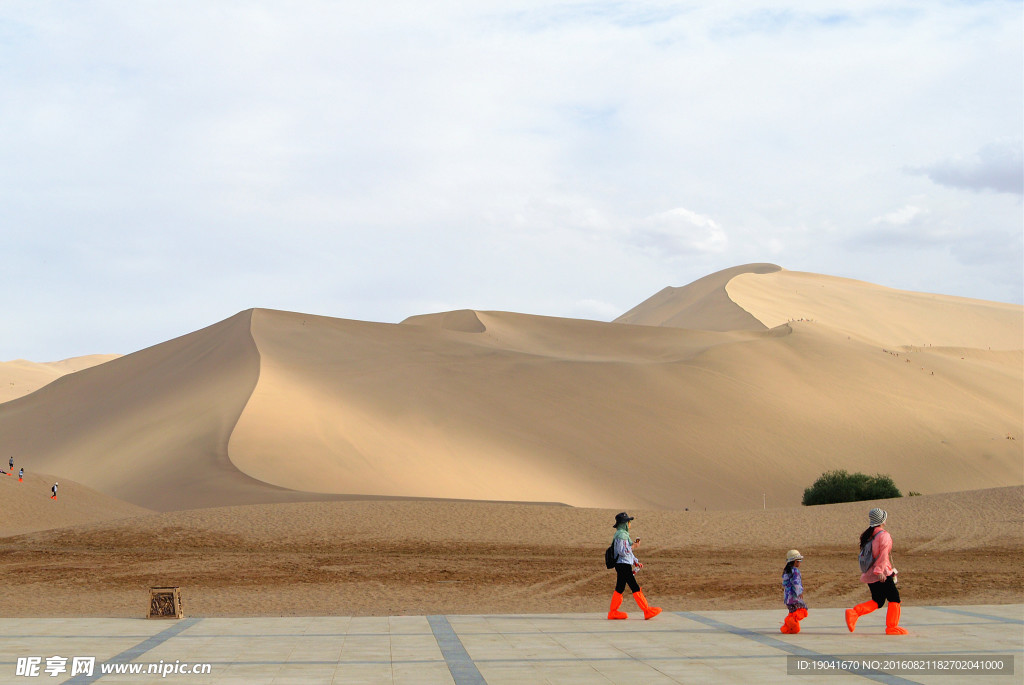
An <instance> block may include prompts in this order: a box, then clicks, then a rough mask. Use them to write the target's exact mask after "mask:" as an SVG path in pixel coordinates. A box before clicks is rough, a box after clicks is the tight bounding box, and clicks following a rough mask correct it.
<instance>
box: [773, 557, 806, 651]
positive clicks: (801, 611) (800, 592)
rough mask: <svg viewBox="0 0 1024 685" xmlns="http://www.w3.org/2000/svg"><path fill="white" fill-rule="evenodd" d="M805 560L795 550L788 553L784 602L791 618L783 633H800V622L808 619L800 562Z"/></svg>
mask: <svg viewBox="0 0 1024 685" xmlns="http://www.w3.org/2000/svg"><path fill="white" fill-rule="evenodd" d="M803 560H804V558H803V556H801V554H800V552H798V551H797V550H795V549H791V550H789V552H787V553H786V568H784V569H783V570H782V601H783V603H784V604H785V605H786V606H787V607H788V608H789V616H787V617H786V620H785V622H784V623H783V624H782V627H781V628H779V630H780V631H781V632H783V633H792V634H796V633H799V632H800V621H802V620H804V619H805V618H807V604H805V603H804V583H803V579H802V578H801V577H800V562H801V561H803Z"/></svg>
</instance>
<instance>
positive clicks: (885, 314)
mask: <svg viewBox="0 0 1024 685" xmlns="http://www.w3.org/2000/svg"><path fill="white" fill-rule="evenodd" d="M725 290H726V292H727V293H728V295H729V298H730V299H731V300H732V301H734V302H736V303H737V304H738V305H739V306H741V307H743V309H744V310H746V311H748V312H750V313H751V314H752V315H753V316H754V317H755V318H756V319H757V320H758V321H760V322H761V323H763V324H764V325H765V326H768V327H769V328H772V327H775V326H778V325H781V324H784V323H786V322H787V321H790V320H794V319H811V320H813V321H815V322H816V323H818V324H820V325H822V326H828V327H830V328H832V329H834V330H836V331H839V332H841V333H846V334H847V335H850V336H852V337H855V338H860V339H862V340H865V341H869V342H875V343H878V344H882V345H889V346H915V347H924V346H935V347H940V346H941V347H955V348H965V347H966V348H977V349H981V350H988V349H992V350H1020V349H1021V348H1024V308H1022V307H1021V306H1020V305H1013V304H1003V303H1000V302H986V301H983V300H971V299H967V298H963V297H951V296H948V295H931V294H927V293H915V292H908V291H905V290H894V289H892V288H884V287H882V286H879V285H874V284H871V283H864V282H863V281H855V280H851V279H848V278H836V277H834V276H823V275H820V274H810V273H802V272H799V271H786V270H779V271H775V272H771V273H753V272H751V273H743V274H739V275H737V276H735V277H734V278H731V279H730V280H729V281H728V284H727V285H726V288H725Z"/></svg>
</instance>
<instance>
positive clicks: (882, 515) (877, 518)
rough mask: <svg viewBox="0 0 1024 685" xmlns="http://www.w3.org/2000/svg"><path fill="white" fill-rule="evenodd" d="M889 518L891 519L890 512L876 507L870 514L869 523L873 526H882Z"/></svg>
mask: <svg viewBox="0 0 1024 685" xmlns="http://www.w3.org/2000/svg"><path fill="white" fill-rule="evenodd" d="M887 518H889V514H888V512H886V511H885V510H884V509H879V508H878V507H875V508H874V509H872V510H871V511H869V512H868V523H869V524H871V525H872V526H880V525H882V524H883V523H885V519H887Z"/></svg>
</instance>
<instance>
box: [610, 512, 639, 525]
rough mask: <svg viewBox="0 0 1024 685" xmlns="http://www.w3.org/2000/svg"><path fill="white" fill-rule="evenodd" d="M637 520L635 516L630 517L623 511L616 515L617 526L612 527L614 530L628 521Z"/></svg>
mask: <svg viewBox="0 0 1024 685" xmlns="http://www.w3.org/2000/svg"><path fill="white" fill-rule="evenodd" d="M635 518H636V517H635V516H630V515H629V514H627V513H626V512H624V511H621V512H619V513H618V514H616V515H615V524H614V525H613V526H612V528H618V527H619V526H620V525H621V524H623V523H625V522H626V521H632V520H633V519H635Z"/></svg>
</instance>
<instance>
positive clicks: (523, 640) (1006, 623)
mask: <svg viewBox="0 0 1024 685" xmlns="http://www.w3.org/2000/svg"><path fill="white" fill-rule="evenodd" d="M784 615H785V611H784V610H777V611H701V612H676V613H668V612H666V613H663V614H662V615H661V616H659V617H657V618H655V619H653V620H651V621H644V620H642V618H641V614H640V613H639V612H635V613H633V614H631V617H630V620H628V621H608V620H606V619H605V618H604V616H603V615H597V614H550V615H545V614H535V615H492V616H391V617H369V618H354V617H348V616H337V617H315V618H185V619H182V620H177V621H150V620H145V619H101V618H81V619H31V618H20V619H2V620H0V631H2V635H3V640H2V641H0V682H3V683H33V682H35V683H61V682H68V683H74V684H76V685H79V684H80V685H85V684H86V683H93V682H97V681H99V682H103V683H108V682H109V683H179V684H181V685H185V684H186V683H187V684H189V685H200V684H216V685H222V684H227V683H239V684H243V683H246V684H249V683H281V684H284V683H295V684H296V685H298V684H300V683H301V684H307V683H455V684H456V685H464V684H471V683H490V684H491V685H498V684H501V683H507V684H509V685H511V684H513V683H515V684H516V685H520V684H522V683H567V684H569V683H572V684H575V683H580V684H582V683H622V684H623V685H646V684H647V683H751V682H773V683H792V684H794V685H798V684H799V683H807V684H808V685H810V684H811V683H817V682H825V683H828V684H830V685H831V684H834V685H841V684H842V683H852V682H858V683H870V682H880V683H961V682H963V683H969V684H976V685H982V684H983V683H1020V682H1024V605H1001V606H956V607H917V606H911V605H907V606H905V607H904V610H903V620H902V625H903V626H905V627H906V628H907V629H908V630H909V631H910V634H909V635H907V636H903V637H899V636H887V635H885V634H884V620H885V612H884V611H877V612H875V613H873V614H870V615H868V616H865V617H863V618H862V619H861V620H860V623H859V624H858V626H857V632H856V633H854V634H852V635H851V634H850V633H849V632H847V630H846V626H845V624H844V623H843V610H842V609H813V608H812V610H811V613H810V616H809V617H808V618H807V620H805V621H804V622H803V631H802V632H801V633H800V634H799V635H783V634H782V633H780V632H779V631H778V627H779V625H780V624H781V621H782V618H783V617H784ZM886 655H889V656H890V657H892V656H893V655H911V657H912V658H913V659H915V660H928V659H931V660H935V659H938V658H940V657H946V658H950V657H957V658H962V659H965V660H968V661H969V660H972V659H977V660H988V661H992V660H995V659H997V658H1005V656H1007V655H1009V656H1012V661H1013V662H1014V663H1013V665H1012V668H1013V671H1012V674H999V675H994V674H991V673H990V674H987V675H970V676H967V675H963V674H959V675H934V674H928V673H918V672H909V673H908V672H905V671H904V672H900V673H886V672H882V671H879V670H868V671H862V672H857V673H851V672H840V673H839V674H837V675H830V676H828V677H827V678H824V677H822V675H821V673H820V672H818V673H814V672H809V673H810V675H799V674H796V673H792V674H791V673H789V672H788V668H794V669H795V668H797V665H796V664H795V663H792V664H791V663H788V661H789V660H788V659H787V657H791V656H792V657H800V658H801V659H803V663H804V667H805V668H810V667H811V666H810V665H809V664H810V663H811V662H816V663H820V662H822V661H823V659H824V657H832V656H836V657H842V658H844V659H845V660H846V662H847V665H850V664H852V663H854V662H853V661H852V660H853V659H856V658H860V659H863V660H868V661H877V660H882V659H885V658H886ZM31 657H36V658H38V660H37V661H35V662H34V663H35V672H36V673H37V674H36V675H31V673H32V672H33V669H32V665H31V664H30V662H29V661H28V659H29V658H31ZM53 657H60V658H58V659H53ZM74 657H95V665H94V668H93V672H92V674H91V675H90V674H88V673H87V671H86V667H87V664H82V663H79V664H78V668H79V672H77V673H74V674H73V659H74ZM115 664H120V665H122V668H127V667H126V666H124V664H142V665H143V667H144V668H148V667H149V664H155V665H156V668H157V670H161V669H162V670H164V671H167V672H168V674H167V675H166V676H162V675H160V674H149V675H147V674H145V673H143V674H141V675H116V674H103V673H102V672H101V670H102V667H103V666H104V665H106V666H108V667H109V666H111V665H115ZM196 664H209V673H206V674H192V673H187V674H186V673H182V672H180V670H181V669H182V668H192V667H193V665H196ZM62 666H63V667H64V670H63V671H61V670H60V669H61V667H62ZM48 667H49V668H50V669H51V670H50V671H49V672H48V671H47V669H48ZM174 669H178V671H179V672H174ZM19 673H27V674H26V675H21V674H19ZM51 673H52V674H51Z"/></svg>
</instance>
